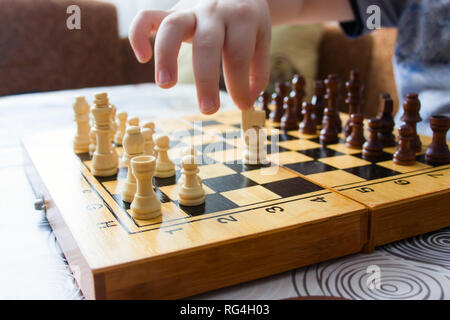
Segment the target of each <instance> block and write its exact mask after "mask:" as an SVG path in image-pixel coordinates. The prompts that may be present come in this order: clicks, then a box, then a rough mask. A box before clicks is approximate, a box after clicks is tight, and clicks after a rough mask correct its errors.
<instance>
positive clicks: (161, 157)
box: [155, 135, 175, 178]
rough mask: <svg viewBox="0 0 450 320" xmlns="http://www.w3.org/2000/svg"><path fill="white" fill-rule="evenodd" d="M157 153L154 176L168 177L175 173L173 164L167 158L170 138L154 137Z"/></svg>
mask: <svg viewBox="0 0 450 320" xmlns="http://www.w3.org/2000/svg"><path fill="white" fill-rule="evenodd" d="M155 143H156V147H155V151H156V153H157V158H156V170H155V177H157V178H169V177H173V176H174V175H175V164H174V163H173V162H172V160H170V159H169V155H168V154H167V151H168V150H169V144H170V139H169V137H168V136H165V135H163V136H157V137H156V139H155Z"/></svg>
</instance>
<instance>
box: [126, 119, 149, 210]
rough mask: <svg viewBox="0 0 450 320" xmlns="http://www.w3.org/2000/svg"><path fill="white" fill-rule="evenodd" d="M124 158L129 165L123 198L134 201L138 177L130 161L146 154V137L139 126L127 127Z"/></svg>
mask: <svg viewBox="0 0 450 320" xmlns="http://www.w3.org/2000/svg"><path fill="white" fill-rule="evenodd" d="M123 149H124V153H123V155H124V160H123V161H122V163H123V164H124V165H126V166H127V167H128V173H127V179H126V182H125V183H124V185H123V187H122V199H123V201H126V202H132V201H133V198H134V195H135V193H136V179H135V177H134V175H133V173H132V171H131V167H130V161H131V160H132V159H133V158H134V157H137V156H141V155H143V154H144V137H143V136H142V134H141V130H140V128H139V127H135V126H131V127H128V128H127V131H126V133H125V136H124V137H123Z"/></svg>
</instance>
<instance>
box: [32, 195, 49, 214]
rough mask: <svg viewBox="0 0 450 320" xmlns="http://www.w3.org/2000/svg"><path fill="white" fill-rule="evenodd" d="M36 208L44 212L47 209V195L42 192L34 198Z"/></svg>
mask: <svg viewBox="0 0 450 320" xmlns="http://www.w3.org/2000/svg"><path fill="white" fill-rule="evenodd" d="M34 210H36V211H44V212H46V211H47V203H46V202H45V197H44V195H43V194H42V193H40V194H39V195H38V196H37V197H36V199H34Z"/></svg>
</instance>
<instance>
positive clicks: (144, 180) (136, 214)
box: [130, 156, 161, 219]
mask: <svg viewBox="0 0 450 320" xmlns="http://www.w3.org/2000/svg"><path fill="white" fill-rule="evenodd" d="M155 166H156V160H155V157H153V156H139V157H135V158H133V159H131V169H132V170H133V174H134V176H135V177H136V184H137V191H136V195H135V196H134V199H133V202H132V203H131V205H130V209H131V216H132V217H133V218H135V219H152V218H156V217H158V216H160V215H161V202H160V201H159V199H158V197H157V196H156V194H155V191H154V190H153V181H152V180H153V174H154V173H155Z"/></svg>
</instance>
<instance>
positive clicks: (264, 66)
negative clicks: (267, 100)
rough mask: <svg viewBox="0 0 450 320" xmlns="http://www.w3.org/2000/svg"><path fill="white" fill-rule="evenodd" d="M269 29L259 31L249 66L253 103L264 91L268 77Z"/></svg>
mask: <svg viewBox="0 0 450 320" xmlns="http://www.w3.org/2000/svg"><path fill="white" fill-rule="evenodd" d="M270 37H271V31H270V28H267V29H265V30H262V31H260V35H259V37H258V38H257V41H256V46H255V52H254V54H253V58H252V61H251V64H250V77H249V78H250V96H251V101H255V100H256V98H257V97H258V95H259V94H260V93H261V91H263V90H265V89H266V87H267V84H268V83H269V77H270Z"/></svg>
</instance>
